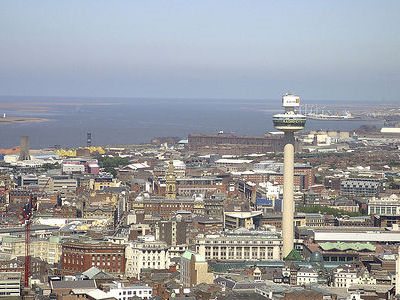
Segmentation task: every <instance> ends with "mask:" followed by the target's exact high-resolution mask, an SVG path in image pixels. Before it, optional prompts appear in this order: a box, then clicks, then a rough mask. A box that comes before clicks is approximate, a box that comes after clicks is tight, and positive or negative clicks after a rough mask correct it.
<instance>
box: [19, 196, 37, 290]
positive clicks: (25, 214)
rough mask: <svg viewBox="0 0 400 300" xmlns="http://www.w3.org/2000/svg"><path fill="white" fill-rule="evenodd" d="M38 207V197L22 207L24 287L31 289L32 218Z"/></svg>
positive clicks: (32, 197)
mask: <svg viewBox="0 0 400 300" xmlns="http://www.w3.org/2000/svg"><path fill="white" fill-rule="evenodd" d="M36 207H37V197H34V196H32V195H31V197H30V198H29V201H28V203H27V204H25V205H24V206H23V207H22V220H23V224H24V225H25V276H24V285H25V287H29V276H30V273H31V268H30V266H31V254H30V245H31V218H32V215H33V211H34V210H36Z"/></svg>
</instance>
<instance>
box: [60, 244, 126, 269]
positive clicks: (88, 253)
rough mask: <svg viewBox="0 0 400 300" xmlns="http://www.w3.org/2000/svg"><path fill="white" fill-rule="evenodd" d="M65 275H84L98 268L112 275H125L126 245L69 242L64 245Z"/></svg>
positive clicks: (63, 261)
mask: <svg viewBox="0 0 400 300" xmlns="http://www.w3.org/2000/svg"><path fill="white" fill-rule="evenodd" d="M61 263H62V270H63V272H64V274H75V273H82V272H84V271H86V270H87V269H89V268H91V267H93V266H94V267H97V268H99V269H101V270H103V271H106V272H108V273H111V274H116V275H118V274H124V273H125V245H117V244H110V243H96V242H85V243H83V242H81V243H78V242H68V243H64V244H63V245H62V260H61Z"/></svg>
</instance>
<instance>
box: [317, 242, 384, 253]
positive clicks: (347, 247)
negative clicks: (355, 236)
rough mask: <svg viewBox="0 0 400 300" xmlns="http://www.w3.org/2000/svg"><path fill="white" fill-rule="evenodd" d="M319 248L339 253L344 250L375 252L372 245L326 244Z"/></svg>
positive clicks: (321, 244)
mask: <svg viewBox="0 0 400 300" xmlns="http://www.w3.org/2000/svg"><path fill="white" fill-rule="evenodd" d="M319 246H320V247H321V248H322V249H323V250H325V251H329V250H340V251H345V250H356V251H362V250H368V251H375V249H376V247H375V246H374V245H372V244H371V243H344V242H334V243H332V242H326V243H320V244H319Z"/></svg>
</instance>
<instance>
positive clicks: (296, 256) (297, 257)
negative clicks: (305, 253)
mask: <svg viewBox="0 0 400 300" xmlns="http://www.w3.org/2000/svg"><path fill="white" fill-rule="evenodd" d="M284 260H285V261H302V260H303V257H302V256H301V254H300V253H299V251H297V250H296V249H293V250H292V251H290V253H289V254H288V255H287V256H286V258H285V259H284Z"/></svg>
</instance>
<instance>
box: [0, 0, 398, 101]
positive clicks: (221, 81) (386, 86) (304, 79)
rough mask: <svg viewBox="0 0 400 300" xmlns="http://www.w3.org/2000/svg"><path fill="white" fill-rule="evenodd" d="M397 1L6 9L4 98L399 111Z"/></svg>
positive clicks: (169, 2) (184, 0)
mask: <svg viewBox="0 0 400 300" xmlns="http://www.w3.org/2000/svg"><path fill="white" fill-rule="evenodd" d="M399 11H400V1H398V0H392V1H389V0H375V1H371V0H359V1H357V0H353V1H352V0H324V1H321V0H315V1H312V0H310V1H306V0H293V1H286V0H279V1H278V0H275V1H268V0H264V1H261V0H260V1H257V0H246V1H237V0H217V1H216V0H198V1H191V0H181V1H174V0H164V1H156V0H146V1H134V0H126V1H123V0H112V1H109V0H58V1H54V0H40V1H31V0H1V1H0V95H21V96H33V95H35V96H67V97H70V96H81V97H83V96H85V97H158V98H239V99H262V98H266V99H271V98H276V97H278V98H279V97H280V96H281V95H282V94H283V93H285V92H292V93H296V94H298V95H300V96H302V97H305V98H307V99H317V100H325V101H328V100H354V101H366V100H368V101H371V100H372V101H377V102H381V101H399V102H400V97H399V94H400V18H399V17H398V14H399Z"/></svg>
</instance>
